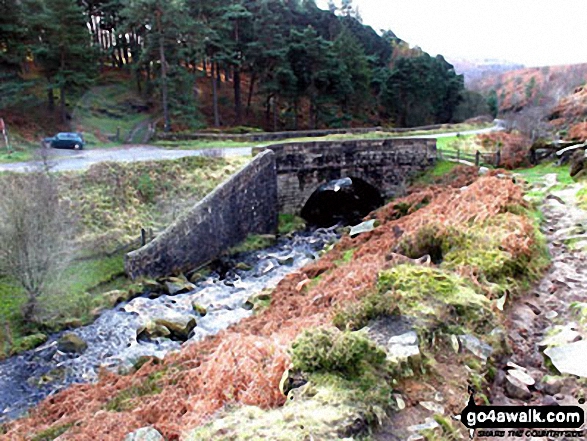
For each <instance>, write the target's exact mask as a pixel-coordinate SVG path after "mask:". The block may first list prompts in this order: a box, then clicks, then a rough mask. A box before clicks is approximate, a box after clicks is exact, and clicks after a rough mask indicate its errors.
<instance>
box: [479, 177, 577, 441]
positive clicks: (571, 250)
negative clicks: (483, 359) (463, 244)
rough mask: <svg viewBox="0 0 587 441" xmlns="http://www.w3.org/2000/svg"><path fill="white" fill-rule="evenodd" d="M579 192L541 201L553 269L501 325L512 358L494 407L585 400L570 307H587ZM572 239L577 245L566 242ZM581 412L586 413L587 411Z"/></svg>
mask: <svg viewBox="0 0 587 441" xmlns="http://www.w3.org/2000/svg"><path fill="white" fill-rule="evenodd" d="M553 176H554V175H547V176H546V177H545V185H546V186H548V187H550V186H551V185H552V180H553ZM554 181H556V177H555V179H554ZM579 188H580V187H579V186H578V185H574V186H571V187H568V188H567V189H565V190H562V191H553V192H550V193H548V196H547V197H546V199H545V201H544V205H543V207H542V212H543V213H544V218H545V221H544V223H543V225H542V227H541V230H542V232H543V233H544V234H545V236H546V239H547V242H548V248H549V251H550V254H551V257H552V264H551V266H550V268H549V269H548V271H547V272H546V274H545V275H544V277H543V278H542V280H541V282H540V283H539V284H538V285H537V286H535V288H534V289H533V290H532V291H531V292H530V293H528V295H526V296H525V297H523V298H521V299H519V300H516V303H515V305H514V306H513V307H512V308H511V310H510V312H509V316H508V319H507V322H506V323H507V328H508V334H509V337H510V342H511V345H512V351H513V353H512V355H511V357H510V359H509V361H508V362H509V363H510V365H509V366H508V365H507V364H506V365H504V366H502V368H501V369H500V370H499V371H498V373H497V376H496V378H495V381H494V384H493V387H492V393H491V401H492V404H494V405H577V404H580V403H581V401H580V400H582V399H583V398H585V397H586V396H587V349H585V350H582V349H584V348H582V346H583V345H584V344H585V341H587V326H585V322H584V323H581V322H580V315H579V314H578V311H579V310H578V308H576V307H573V305H576V304H578V303H585V302H587V252H585V251H584V250H583V249H582V245H585V243H586V242H585V239H587V238H583V237H582V236H583V235H584V234H585V232H586V231H587V212H586V211H584V210H582V209H580V208H579V207H578V206H577V202H576V198H575V195H576V192H577V191H578V189H579ZM577 237H578V238H579V241H578V242H574V243H573V242H572V240H569V239H573V238H577ZM586 312H587V311H586ZM584 317H586V318H587V315H585V316H584ZM575 349H578V350H575ZM543 353H546V354H549V355H551V356H552V357H553V359H554V360H555V365H556V366H557V367H558V369H560V370H561V371H564V370H566V371H567V372H563V375H562V376H555V375H554V374H553V371H552V370H551V369H549V367H548V364H549V363H551V360H550V358H549V357H548V356H546V355H543ZM555 356H556V358H555ZM511 363H515V365H517V366H515V365H512V364H511ZM565 365H566V366H565ZM571 373H576V374H581V375H582V376H583V378H580V377H579V376H575V375H570V374H571ZM583 403H584V402H583ZM582 407H583V408H584V409H585V411H586V412H587V406H586V405H585V404H583V406H582ZM486 439H487V438H486ZM495 439H500V440H504V439H515V440H520V439H521V438H514V437H511V438H495ZM528 439H530V438H528ZM532 439H533V440H539V439H540V440H546V439H549V438H532ZM557 439H561V438H557Z"/></svg>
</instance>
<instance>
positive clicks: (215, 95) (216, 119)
mask: <svg viewBox="0 0 587 441" xmlns="http://www.w3.org/2000/svg"><path fill="white" fill-rule="evenodd" d="M215 65H216V69H218V64H215V63H214V62H211V63H210V69H211V75H210V78H211V81H212V104H213V107H214V127H219V126H220V116H219V115H218V91H217V86H216V81H217V80H216V77H215V76H214V66H215Z"/></svg>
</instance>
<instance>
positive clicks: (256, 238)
mask: <svg viewBox="0 0 587 441" xmlns="http://www.w3.org/2000/svg"><path fill="white" fill-rule="evenodd" d="M274 243H275V236H272V235H262V234H251V235H249V236H248V237H247V238H246V239H245V240H244V241H243V242H242V243H240V244H239V245H237V246H235V247H233V248H231V249H230V250H229V251H228V254H239V253H247V252H250V251H255V250H262V249H263V248H267V247H270V246H271V245H273V244H274Z"/></svg>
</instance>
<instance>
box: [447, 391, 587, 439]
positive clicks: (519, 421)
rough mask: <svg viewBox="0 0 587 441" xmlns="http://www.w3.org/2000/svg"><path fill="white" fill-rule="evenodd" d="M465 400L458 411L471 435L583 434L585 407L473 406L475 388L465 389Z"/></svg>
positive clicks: (550, 435)
mask: <svg viewBox="0 0 587 441" xmlns="http://www.w3.org/2000/svg"><path fill="white" fill-rule="evenodd" d="M469 393H470V396H469V402H468V403H467V406H466V407H465V408H464V409H463V410H462V412H461V413H460V415H456V416H455V417H454V418H455V419H456V420H460V421H461V422H462V423H463V424H464V425H465V426H466V427H467V428H468V429H469V436H470V437H471V439H472V438H473V437H474V436H475V432H476V431H477V436H478V437H485V436H493V437H505V436H508V437H512V436H513V437H524V436H525V437H551V438H563V437H564V438H580V439H583V438H584V436H585V431H584V430H583V429H584V425H585V411H584V410H583V409H582V408H581V407H580V406H477V404H475V391H474V390H472V389H469Z"/></svg>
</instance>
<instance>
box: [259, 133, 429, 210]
mask: <svg viewBox="0 0 587 441" xmlns="http://www.w3.org/2000/svg"><path fill="white" fill-rule="evenodd" d="M266 149H270V150H273V151H274V152H275V154H276V164H277V188H278V194H279V212H283V213H292V214H299V213H300V211H301V209H302V207H303V206H304V204H305V203H306V201H307V200H308V198H309V197H310V195H311V194H312V193H313V192H314V191H315V190H316V188H317V187H319V186H320V185H321V184H323V183H325V182H328V181H331V180H333V179H340V178H344V177H357V178H361V179H363V180H365V181H366V182H368V183H370V184H371V185H373V186H374V187H375V188H377V189H378V190H379V191H380V192H381V194H382V196H383V197H385V198H388V197H391V196H394V195H396V194H398V192H401V191H402V190H403V186H404V184H405V183H406V180H408V179H409V178H411V177H413V176H414V175H415V174H417V173H419V172H421V171H423V170H425V169H427V168H429V167H431V166H433V165H434V163H435V162H436V140H435V139H425V138H404V139H402V138H388V139H373V140H352V141H343V142H341V141H322V142H319V141H318V142H304V143H286V144H277V145H271V146H268V147H267V148H266ZM262 150H263V148H259V149H254V151H253V153H255V152H257V151H262Z"/></svg>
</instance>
